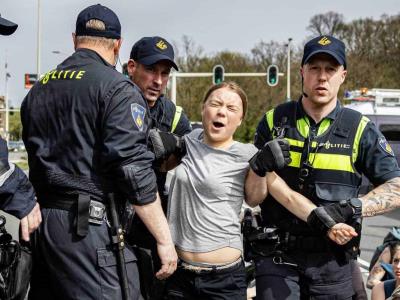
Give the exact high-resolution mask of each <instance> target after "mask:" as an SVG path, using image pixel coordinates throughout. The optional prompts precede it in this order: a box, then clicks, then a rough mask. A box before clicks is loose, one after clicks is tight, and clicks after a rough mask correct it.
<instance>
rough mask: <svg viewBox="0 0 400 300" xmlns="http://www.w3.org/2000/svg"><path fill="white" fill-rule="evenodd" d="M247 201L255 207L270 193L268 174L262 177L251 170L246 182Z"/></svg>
mask: <svg viewBox="0 0 400 300" xmlns="http://www.w3.org/2000/svg"><path fill="white" fill-rule="evenodd" d="M244 190H245V199H246V203H247V204H248V205H249V206H251V207H255V206H257V205H259V204H260V203H261V202H263V201H264V199H265V198H266V197H267V195H268V186H267V176H265V177H260V176H258V175H257V174H256V173H254V171H253V170H252V169H250V170H249V172H248V173H247V176H246V181H245V184H244Z"/></svg>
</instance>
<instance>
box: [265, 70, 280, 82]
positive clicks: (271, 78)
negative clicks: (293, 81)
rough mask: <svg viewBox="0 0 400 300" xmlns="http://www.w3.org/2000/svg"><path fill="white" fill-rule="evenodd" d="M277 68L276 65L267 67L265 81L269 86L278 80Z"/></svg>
mask: <svg viewBox="0 0 400 300" xmlns="http://www.w3.org/2000/svg"><path fill="white" fill-rule="evenodd" d="M278 76H279V70H278V66H276V65H270V66H268V69H267V83H268V85H269V86H276V85H277V84H278V81H279V77H278Z"/></svg>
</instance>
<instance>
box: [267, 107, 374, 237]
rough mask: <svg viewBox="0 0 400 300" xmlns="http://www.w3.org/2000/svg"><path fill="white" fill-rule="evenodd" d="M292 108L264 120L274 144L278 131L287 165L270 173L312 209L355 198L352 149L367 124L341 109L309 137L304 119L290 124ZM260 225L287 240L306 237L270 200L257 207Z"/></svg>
mask: <svg viewBox="0 0 400 300" xmlns="http://www.w3.org/2000/svg"><path fill="white" fill-rule="evenodd" d="M297 105H298V104H297V103H296V102H289V103H285V104H282V105H280V106H278V107H277V108H276V109H275V110H272V111H269V112H268V113H267V114H266V118H267V123H268V125H269V127H270V130H271V132H272V133H273V136H274V138H275V137H276V136H277V135H278V134H280V133H282V128H284V129H283V131H284V137H285V139H287V140H288V141H289V143H290V154H291V158H292V162H291V163H290V164H289V166H288V167H286V168H284V169H283V170H280V171H277V172H276V173H277V174H278V175H279V176H281V177H282V178H283V180H284V181H285V182H286V183H287V184H288V185H289V186H290V187H291V188H292V189H293V190H295V191H297V192H299V193H301V194H303V195H304V196H306V197H307V198H309V199H310V200H311V201H312V202H314V203H315V204H316V205H327V204H330V203H332V202H336V201H340V200H343V199H350V198H352V197H356V196H357V194H358V189H359V186H360V184H361V174H359V173H358V172H357V170H356V169H355V167H354V162H355V160H356V158H357V151H358V144H359V142H360V138H361V134H362V131H363V129H364V128H365V125H366V123H367V122H368V120H367V119H364V118H363V117H362V115H361V114H360V113H359V112H356V111H354V110H350V109H347V108H341V109H340V111H339V112H338V116H337V118H336V119H335V120H334V121H333V122H331V121H330V120H329V119H324V120H323V121H322V122H321V125H320V126H319V130H318V132H312V130H311V129H310V126H309V123H308V119H307V117H304V118H301V119H298V120H296V116H297V112H296V108H297ZM261 209H262V218H263V222H264V223H265V225H267V226H271V225H273V226H277V227H279V228H281V229H283V230H285V231H288V232H291V233H293V234H304V233H307V234H310V233H311V230H310V229H309V227H308V226H307V224H306V223H305V222H303V221H301V220H300V219H298V218H296V217H295V216H294V215H293V214H291V213H290V212H289V211H288V210H286V209H285V208H284V207H283V206H282V205H280V204H279V203H278V202H277V201H276V200H275V199H273V198H272V196H268V197H267V199H266V200H265V201H264V202H263V203H262V204H261Z"/></svg>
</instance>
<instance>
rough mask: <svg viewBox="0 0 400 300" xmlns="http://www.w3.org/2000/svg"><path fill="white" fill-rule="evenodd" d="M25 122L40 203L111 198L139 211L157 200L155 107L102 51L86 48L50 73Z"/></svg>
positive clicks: (29, 99) (29, 100) (33, 94)
mask: <svg viewBox="0 0 400 300" xmlns="http://www.w3.org/2000/svg"><path fill="white" fill-rule="evenodd" d="M21 119H22V125H23V140H24V142H25V145H26V149H27V152H28V158H29V167H30V173H29V176H30V179H31V182H32V184H33V185H34V187H35V190H36V192H37V195H38V200H39V202H41V200H42V199H45V198H52V197H51V196H56V197H58V196H60V197H62V195H75V194H89V195H90V196H91V197H92V198H94V199H97V200H100V201H101V200H103V199H104V195H105V193H106V192H108V191H114V192H115V191H118V192H120V193H122V195H123V196H124V197H125V198H126V199H127V200H129V201H130V203H133V204H137V205H140V204H146V203H149V202H152V201H154V200H155V193H156V190H157V188H156V180H155V175H154V172H153V171H152V162H153V159H154V156H153V154H152V153H151V152H150V151H148V149H147V146H146V142H147V141H146V140H147V131H148V121H149V120H148V115H147V103H146V101H145V100H144V98H143V96H142V94H141V92H140V91H139V89H138V88H137V87H136V86H135V85H134V84H133V83H132V82H131V81H130V80H129V79H127V78H126V77H125V76H123V75H122V74H120V73H119V72H117V71H116V70H115V69H114V67H113V66H111V65H110V64H108V63H107V62H106V61H105V60H104V59H103V58H102V57H101V56H100V55H98V54H97V53H96V52H95V51H92V50H89V49H78V50H77V51H76V52H75V53H74V54H73V55H72V56H70V57H69V58H67V59H66V60H65V61H64V62H63V63H61V64H60V65H59V66H57V68H56V69H55V70H52V71H50V72H48V73H46V74H45V75H44V76H43V77H42V78H41V79H40V81H39V82H38V83H37V84H35V86H34V87H33V88H32V89H31V91H30V92H29V93H28V95H27V96H26V98H25V99H24V101H23V103H22V106H21ZM53 198H54V197H53ZM45 200H46V201H48V200H49V199H45ZM50 200H51V199H50Z"/></svg>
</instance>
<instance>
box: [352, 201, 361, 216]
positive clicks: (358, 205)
mask: <svg viewBox="0 0 400 300" xmlns="http://www.w3.org/2000/svg"><path fill="white" fill-rule="evenodd" d="M349 204H350V205H351V207H353V209H354V216H355V217H356V218H357V217H361V214H362V201H361V200H360V198H351V199H350V200H349Z"/></svg>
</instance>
